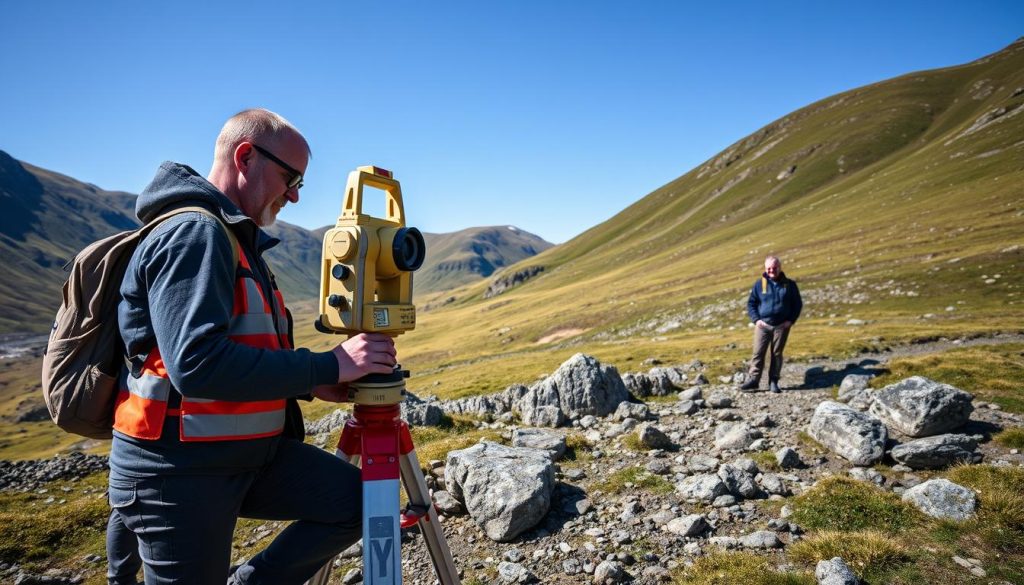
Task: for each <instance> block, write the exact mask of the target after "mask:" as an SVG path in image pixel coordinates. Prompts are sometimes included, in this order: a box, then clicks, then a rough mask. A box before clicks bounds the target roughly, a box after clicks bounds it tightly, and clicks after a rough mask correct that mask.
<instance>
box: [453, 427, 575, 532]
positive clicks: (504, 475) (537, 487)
mask: <svg viewBox="0 0 1024 585" xmlns="http://www.w3.org/2000/svg"><path fill="white" fill-rule="evenodd" d="M444 475H445V485H446V486H447V487H448V490H449V491H450V492H451V493H452V495H453V496H455V498H456V499H458V500H459V501H461V502H462V503H463V505H465V507H466V511H468V512H469V515H470V517H472V518H473V520H474V521H475V522H476V523H477V525H478V526H480V527H481V528H482V529H483V531H484V532H485V533H486V534H487V536H488V537H489V538H490V539H491V540H495V541H497V542H508V541H510V540H512V539H514V538H515V537H516V536H518V535H520V534H522V533H523V532H524V531H526V530H529V529H530V528H532V527H534V526H536V525H537V523H538V522H540V521H541V519H543V518H544V516H545V515H546V514H547V513H548V509H549V508H550V506H551V494H552V492H553V490H554V486H555V470H554V465H553V464H552V463H551V458H550V457H549V456H548V453H547V452H546V451H542V450H538V449H530V448H526V447H506V446H504V445H498V444H497V443H490V442H486V441H485V442H481V443H478V444H476V445H473V446H472V447H470V448H468V449H462V450H459V451H451V452H450V453H448V460H447V462H446V464H445V474H444Z"/></svg>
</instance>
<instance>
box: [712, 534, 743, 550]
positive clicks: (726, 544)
mask: <svg viewBox="0 0 1024 585" xmlns="http://www.w3.org/2000/svg"><path fill="white" fill-rule="evenodd" d="M708 544H711V545H713V546H717V547H719V548H724V549H730V548H739V546H740V540H739V539H738V538H735V537H732V536H712V537H711V538H709V539H708Z"/></svg>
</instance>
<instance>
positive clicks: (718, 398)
mask: <svg viewBox="0 0 1024 585" xmlns="http://www.w3.org/2000/svg"><path fill="white" fill-rule="evenodd" d="M732 402H733V401H732V396H730V395H729V393H728V392H726V391H725V390H715V391H714V392H712V393H711V395H710V396H708V398H707V404H708V406H710V407H711V408H729V407H731V406H732Z"/></svg>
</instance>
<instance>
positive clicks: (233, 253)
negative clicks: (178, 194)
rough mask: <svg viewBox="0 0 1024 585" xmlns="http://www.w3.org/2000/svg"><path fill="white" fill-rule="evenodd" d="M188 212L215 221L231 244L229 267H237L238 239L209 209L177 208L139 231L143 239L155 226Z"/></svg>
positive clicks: (158, 217) (193, 206) (196, 206)
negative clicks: (231, 260)
mask: <svg viewBox="0 0 1024 585" xmlns="http://www.w3.org/2000/svg"><path fill="white" fill-rule="evenodd" d="M190 212H193V213H201V214H203V215H205V216H207V217H212V218H213V219H215V220H217V223H219V224H220V227H222V228H223V229H224V234H225V235H226V236H227V237H228V241H229V242H231V257H232V258H233V259H234V262H233V263H232V264H231V265H232V266H238V238H236V237H235V232H233V231H231V228H230V227H228V225H227V224H225V223H224V220H223V219H221V218H220V216H218V215H217V214H216V213H213V212H211V211H210V210H209V209H206V208H205V207H200V206H198V205H190V206H188V207H179V208H177V209H172V210H170V211H168V212H167V213H164V214H162V215H159V216H157V217H156V218H155V219H153V221H150V222H147V223H146V224H145V225H143V226H142V227H141V228H139V231H142V232H144V233H143V237H145V235H147V234H148V233H149V232H150V231H152V230H153V229H155V228H156V226H158V225H160V224H162V223H163V222H165V221H167V220H168V219H170V218H172V217H174V216H175V215H178V214H180V213H190Z"/></svg>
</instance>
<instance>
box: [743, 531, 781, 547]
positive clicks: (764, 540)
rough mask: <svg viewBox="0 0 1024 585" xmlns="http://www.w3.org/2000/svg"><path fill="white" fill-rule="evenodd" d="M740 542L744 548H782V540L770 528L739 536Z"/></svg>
mask: <svg viewBox="0 0 1024 585" xmlns="http://www.w3.org/2000/svg"><path fill="white" fill-rule="evenodd" d="M740 544H742V545H743V547H744V548H756V549H769V548H782V546H783V544H782V541H781V540H779V536H778V535H777V534H775V533H774V532H772V531H771V530H758V531H757V532H751V533H750V534H747V535H746V536H743V537H741V538H740Z"/></svg>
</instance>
